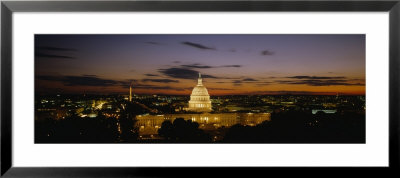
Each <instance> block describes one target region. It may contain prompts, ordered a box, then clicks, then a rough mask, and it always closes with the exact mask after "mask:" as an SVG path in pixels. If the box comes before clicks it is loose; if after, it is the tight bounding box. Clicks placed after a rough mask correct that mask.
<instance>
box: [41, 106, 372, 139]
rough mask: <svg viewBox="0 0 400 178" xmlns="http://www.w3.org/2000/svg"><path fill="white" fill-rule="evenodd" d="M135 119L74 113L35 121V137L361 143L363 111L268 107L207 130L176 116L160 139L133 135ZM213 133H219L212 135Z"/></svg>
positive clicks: (362, 137)
mask: <svg viewBox="0 0 400 178" xmlns="http://www.w3.org/2000/svg"><path fill="white" fill-rule="evenodd" d="M134 124H135V120H132V119H121V118H120V119H119V122H117V120H116V119H115V118H106V117H103V116H99V117H97V118H80V117H79V116H72V117H69V118H66V119H63V120H58V121H56V120H53V119H47V120H42V121H35V142H36V143H138V142H140V143H212V142H217V143H365V114H358V113H353V112H348V113H337V114H324V113H321V112H320V113H317V114H315V115H313V114H311V113H305V112H297V111H290V112H285V113H277V114H276V113H274V114H272V116H271V121H265V122H263V123H261V124H259V125H256V126H243V125H234V126H232V127H230V128H222V129H219V131H221V132H218V130H217V132H215V131H214V132H208V131H204V130H202V129H199V124H198V123H197V122H192V121H191V120H187V121H185V120H184V119H182V118H178V119H175V120H174V122H171V121H164V122H163V123H162V125H161V128H160V129H159V130H158V133H159V136H161V138H160V139H152V140H139V139H138V138H139V136H138V131H137V129H136V128H134V127H133V126H134ZM215 136H218V137H219V138H221V137H223V139H218V140H215V139H214V137H215Z"/></svg>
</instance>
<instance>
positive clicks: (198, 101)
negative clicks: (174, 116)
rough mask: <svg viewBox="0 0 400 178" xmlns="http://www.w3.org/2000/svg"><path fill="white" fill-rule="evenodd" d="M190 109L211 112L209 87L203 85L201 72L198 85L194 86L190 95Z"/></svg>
mask: <svg viewBox="0 0 400 178" xmlns="http://www.w3.org/2000/svg"><path fill="white" fill-rule="evenodd" d="M187 110H188V111H195V112H210V111H211V100H210V95H209V94H208V91H207V88H206V87H205V86H204V85H203V79H202V78H201V74H200V73H199V78H198V79H197V85H196V86H195V87H194V88H193V91H192V94H191V95H190V101H189V108H187Z"/></svg>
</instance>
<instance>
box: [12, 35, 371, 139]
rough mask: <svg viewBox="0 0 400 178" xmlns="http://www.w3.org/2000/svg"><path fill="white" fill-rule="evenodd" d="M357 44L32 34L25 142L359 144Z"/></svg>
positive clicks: (362, 72)
mask: <svg viewBox="0 0 400 178" xmlns="http://www.w3.org/2000/svg"><path fill="white" fill-rule="evenodd" d="M365 40H366V35H365V34H35V35H34V142H35V144H71V143H79V144H92V143H108V144H119V143H120V144H165V143H174V144H232V143H242V144H252V143H259V144H291V143H297V144H314V143H320V144H324V143H327V144H328V143H343V144H346V143H351V144H355V143H357V144H365V143H366V41H365ZM15 94H16V95H18V93H15ZM28 119H29V118H28ZM32 119H33V118H32Z"/></svg>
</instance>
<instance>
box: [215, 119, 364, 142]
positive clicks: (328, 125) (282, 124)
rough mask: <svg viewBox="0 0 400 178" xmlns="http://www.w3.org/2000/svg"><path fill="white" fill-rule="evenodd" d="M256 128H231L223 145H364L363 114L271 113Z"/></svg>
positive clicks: (240, 126)
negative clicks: (266, 119) (268, 117)
mask: <svg viewBox="0 0 400 178" xmlns="http://www.w3.org/2000/svg"><path fill="white" fill-rule="evenodd" d="M271 118H272V119H271V121H266V122H263V123H261V124H259V125H257V126H254V127H250V126H242V125H235V126H232V127H231V128H230V129H229V130H228V132H227V133H226V135H225V137H224V140H223V142H227V143H365V114H358V113H351V112H349V113H338V114H325V113H323V112H319V113H317V114H315V115H313V114H307V113H304V112H286V113H279V114H272V116H271Z"/></svg>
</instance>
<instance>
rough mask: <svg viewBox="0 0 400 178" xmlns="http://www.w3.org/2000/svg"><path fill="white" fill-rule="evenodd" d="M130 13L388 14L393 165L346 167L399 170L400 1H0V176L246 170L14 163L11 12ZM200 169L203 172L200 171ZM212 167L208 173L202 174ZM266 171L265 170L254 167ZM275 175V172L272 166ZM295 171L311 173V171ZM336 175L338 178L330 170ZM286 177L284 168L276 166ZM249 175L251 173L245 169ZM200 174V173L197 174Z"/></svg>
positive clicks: (115, 174)
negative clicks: (22, 166) (319, 12)
mask: <svg viewBox="0 0 400 178" xmlns="http://www.w3.org/2000/svg"><path fill="white" fill-rule="evenodd" d="M128 11H160V12H174V11H176V12H185V11H192V12H193V11H202V12H213V11H214V12H216V11H226V12H235V11H248V12H255V11H258V12H263V11H295V12H312V11H314V12H315V11H324V12H325V11H332V12H389V22H390V26H389V35H390V38H389V108H388V109H389V167H388V168H386V167H385V168H384V167H380V168H373V169H372V168H355V167H353V168H345V169H347V170H351V171H353V170H356V171H360V170H362V171H364V172H365V171H367V172H368V171H370V170H379V171H393V170H394V171H393V172H396V171H395V170H396V169H398V168H399V160H400V156H399V133H400V127H399V118H400V117H399V109H400V108H399V100H400V88H399V80H400V78H399V76H400V75H399V74H400V73H399V70H400V49H399V43H400V24H399V22H400V1H399V0H394V1H376V0H372V1H2V2H1V175H2V176H8V177H13V176H16V177H67V176H68V177H129V176H149V175H151V176H166V175H175V174H179V173H183V172H186V173H187V172H191V173H192V175H193V174H196V175H203V174H204V175H207V174H208V173H210V171H218V172H220V173H221V172H222V173H223V172H230V173H234V174H235V173H243V172H242V169H243V168H227V167H224V168H220V169H215V168H183V169H184V170H182V168H180V169H179V170H178V168H165V167H164V168H160V167H157V168H154V167H153V168H148V167H147V168H140V167H135V168H131V167H118V168H115V167H113V168H111V167H108V168H103V167H102V168H95V167H91V168H83V167H81V168H79V167H75V168H69V167H68V168H21V167H13V165H12V132H11V131H12V130H11V129H12V115H11V113H12V108H11V106H12V105H11V104H12V95H11V94H12V85H11V84H12V30H13V29H12V18H13V12H128ZM199 169H201V170H199ZM203 169H208V170H203ZM250 169H251V171H252V173H263V172H264V173H265V169H266V168H250ZM268 169H269V170H268V171H271V170H272V168H268ZM288 169H294V170H296V171H298V172H300V173H307V172H309V169H298V168H288ZM319 169H329V170H327V171H330V172H332V174H339V173H338V172H336V171H332V170H331V168H319ZM274 170H278V171H279V172H281V173H283V174H286V173H285V172H291V171H284V170H282V169H281V168H276V167H275V168H274ZM246 171H247V170H246ZM194 172H196V173H194Z"/></svg>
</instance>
